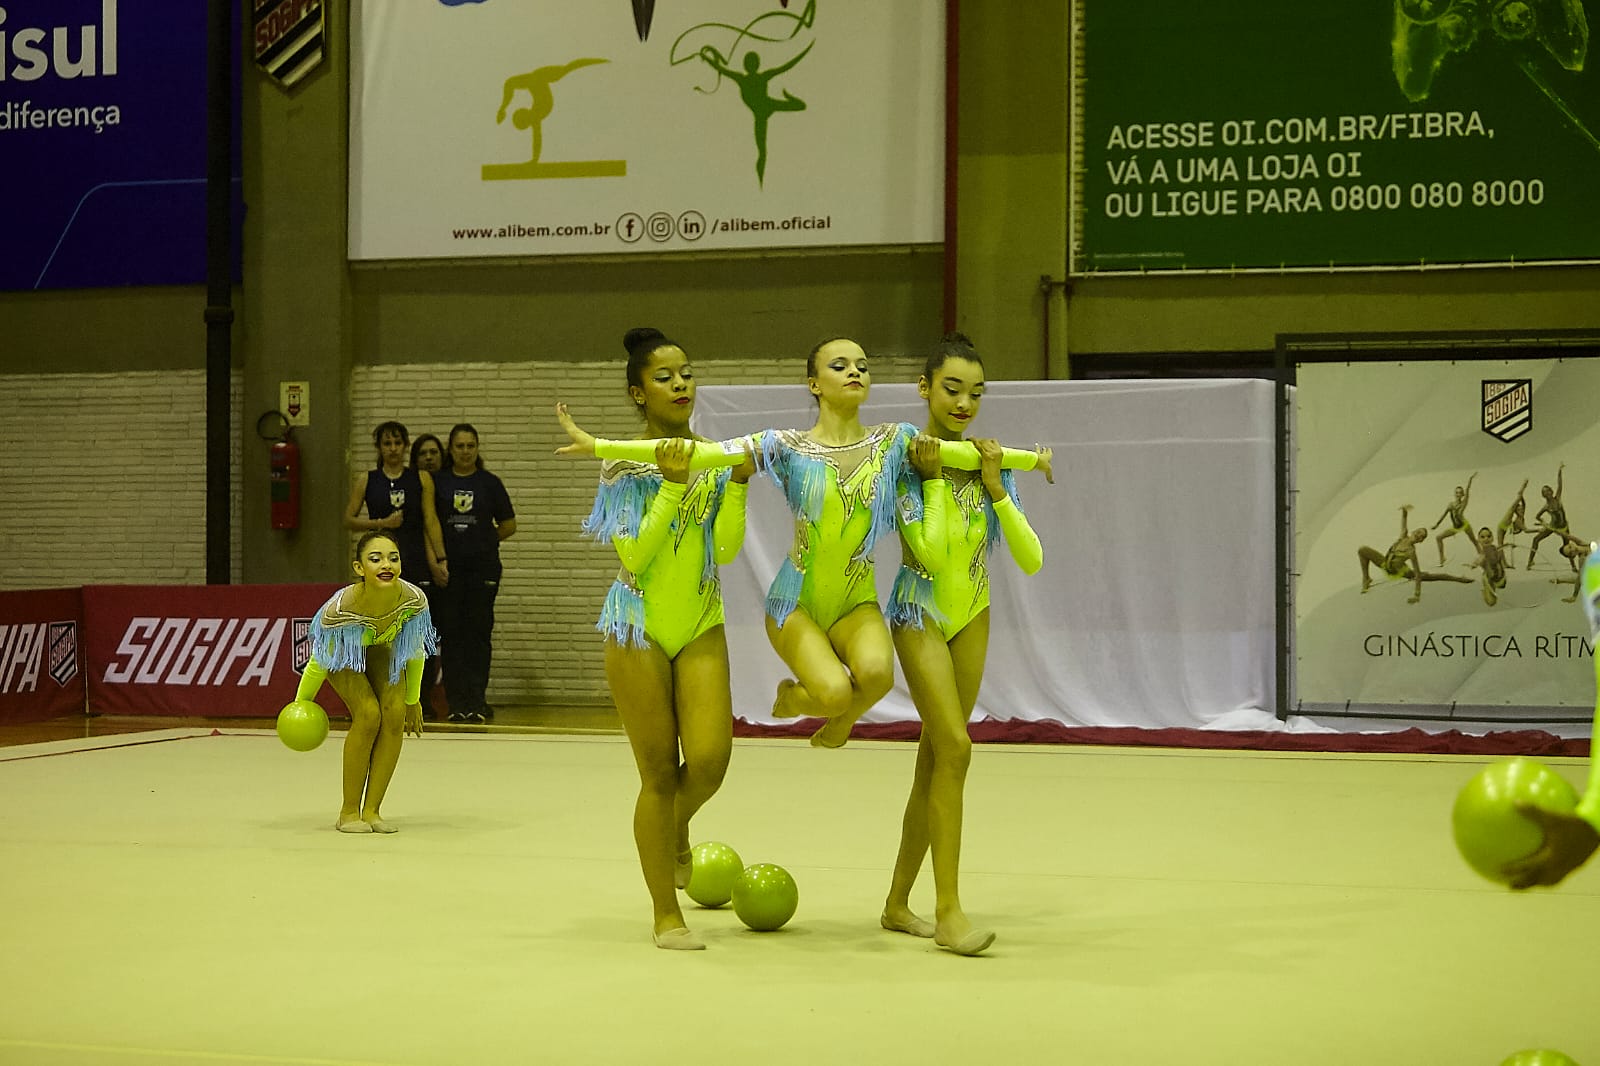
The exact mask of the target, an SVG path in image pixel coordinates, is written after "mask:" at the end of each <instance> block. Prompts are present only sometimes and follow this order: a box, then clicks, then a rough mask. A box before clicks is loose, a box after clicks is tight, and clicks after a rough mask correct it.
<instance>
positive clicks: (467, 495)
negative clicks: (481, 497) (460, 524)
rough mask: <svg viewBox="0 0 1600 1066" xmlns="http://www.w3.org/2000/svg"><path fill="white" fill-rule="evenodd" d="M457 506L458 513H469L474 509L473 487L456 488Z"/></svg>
mask: <svg viewBox="0 0 1600 1066" xmlns="http://www.w3.org/2000/svg"><path fill="white" fill-rule="evenodd" d="M455 508H456V513H457V514H467V513H469V512H470V511H471V510H472V490H471V489H456V494H455Z"/></svg>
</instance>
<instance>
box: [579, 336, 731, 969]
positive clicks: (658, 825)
mask: <svg viewBox="0 0 1600 1066" xmlns="http://www.w3.org/2000/svg"><path fill="white" fill-rule="evenodd" d="M623 347H624V348H625V349H626V350H627V352H628V364H627V378H628V395H629V397H630V398H631V399H632V401H633V404H634V406H635V408H637V410H638V411H639V413H640V414H641V415H642V416H643V417H644V432H643V437H644V438H647V439H646V440H639V441H626V442H620V441H619V442H612V441H596V440H595V439H594V438H593V437H591V436H589V435H588V434H587V433H585V432H583V431H582V430H581V429H579V428H578V427H577V425H576V424H575V423H574V422H573V421H572V419H571V417H570V416H569V415H568V414H567V410H566V406H565V405H564V404H563V405H558V407H557V408H556V414H557V417H558V418H559V419H560V421H561V425H562V427H563V428H564V429H565V430H566V431H567V434H568V436H569V437H571V438H572V442H573V443H572V444H570V445H568V446H566V447H563V448H561V449H559V450H558V454H561V455H593V454H598V455H600V456H601V457H602V458H606V459H607V462H606V463H605V465H604V466H603V467H602V468H601V473H600V488H599V491H598V492H597V493H596V495H595V502H594V508H593V510H592V511H591V512H590V514H589V517H588V519H587V520H586V521H585V522H584V526H583V528H584V532H586V533H588V534H590V535H591V536H594V537H597V538H598V537H608V538H609V539H610V540H611V543H612V544H613V545H614V546H615V547H616V550H617V556H618V557H619V559H620V560H621V563H622V566H621V569H620V570H618V572H617V577H616V580H615V581H614V582H613V583H612V585H611V590H610V592H609V593H608V594H607V596H606V601H605V606H604V607H603V608H602V611H601V615H600V621H599V624H598V626H597V628H598V629H599V630H600V631H601V632H602V633H604V634H605V635H606V642H605V664H606V682H607V684H608V685H609V686H610V688H611V698H612V700H613V701H614V702H615V704H616V707H617V713H618V714H619V715H620V716H621V718H622V724H623V728H624V729H625V730H626V732H627V735H628V742H629V745H630V746H631V748H632V750H633V757H634V763H635V764H636V766H637V768H638V771H639V796H638V799H637V801H636V802H635V804H634V811H633V837H634V843H635V845H636V847H637V848H638V851H639V865H640V867H641V869H642V870H643V872H644V881H645V887H646V888H647V889H648V890H649V892H650V899H651V903H652V906H653V908H654V928H653V936H654V939H655V943H656V946H657V947H661V948H673V949H681V950H698V949H701V948H704V947H705V943H704V942H703V941H701V940H700V939H699V938H698V937H697V936H695V935H694V933H693V932H691V931H690V929H689V928H688V925H687V924H686V923H685V922H684V918H683V911H682V909H681V908H680V907H679V905H678V896H677V892H676V889H678V888H683V887H684V886H686V885H687V884H688V883H689V873H690V850H689V821H690V819H691V818H693V817H694V814H695V812H696V811H698V810H699V809H700V808H701V807H702V806H703V805H704V804H705V803H706V801H707V800H709V799H710V798H711V797H712V796H713V795H714V794H715V793H716V791H717V789H718V788H719V787H721V785H722V779H723V776H724V774H725V773H726V772H727V769H728V759H729V755H730V753H731V751H732V747H733V699H732V695H731V694H730V691H729V675H728V643H727V639H726V637H725V636H724V633H723V607H722V586H721V583H720V582H719V580H718V577H717V567H718V565H719V564H721V563H726V562H728V561H730V560H731V559H733V557H734V556H735V555H737V554H738V553H739V548H740V547H741V546H742V545H743V543H744V522H745V493H746V483H747V482H748V481H749V478H750V475H751V474H752V473H754V472H755V463H754V461H753V460H752V459H751V458H750V457H749V456H745V457H744V459H743V461H742V462H741V463H740V464H739V465H738V466H737V467H735V468H734V469H732V470H731V471H730V470H726V469H723V470H705V469H701V470H691V459H692V458H693V457H694V456H695V454H696V453H697V452H699V453H701V454H704V453H705V452H706V451H707V448H706V447H705V444H706V443H707V442H702V447H700V448H696V447H695V441H696V438H695V436H694V433H693V431H692V430H690V428H689V419H690V417H691V416H692V415H693V414H694V400H695V382H694V372H693V369H692V368H691V367H690V365H689V359H688V356H687V355H685V354H684V351H683V349H682V348H680V347H679V346H678V345H676V344H674V343H673V342H672V341H670V340H668V339H667V338H666V337H665V336H664V335H663V334H662V333H661V332H660V331H659V330H654V329H633V330H629V331H628V333H627V335H626V336H625V337H624V338H623ZM732 458H733V457H731V456H730V457H729V461H731V459H732ZM694 465H695V466H700V465H701V464H699V463H696V464H694ZM680 752H681V757H680Z"/></svg>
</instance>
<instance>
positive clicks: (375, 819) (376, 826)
mask: <svg viewBox="0 0 1600 1066" xmlns="http://www.w3.org/2000/svg"><path fill="white" fill-rule="evenodd" d="M361 820H362V821H363V822H366V823H367V824H368V825H370V826H371V827H372V831H373V832H374V833H398V832H400V827H399V826H397V825H395V824H394V823H392V822H386V821H384V820H383V817H382V816H381V815H380V814H378V812H377V811H373V812H372V813H371V814H363V815H362V816H361Z"/></svg>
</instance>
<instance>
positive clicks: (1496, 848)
mask: <svg viewBox="0 0 1600 1066" xmlns="http://www.w3.org/2000/svg"><path fill="white" fill-rule="evenodd" d="M1519 803H1524V804H1528V805H1529V806H1533V807H1538V808H1540V809H1542V810H1546V811H1550V812H1552V813H1558V814H1571V813H1572V812H1573V810H1574V809H1575V808H1576V807H1577V805H1578V795H1577V793H1576V792H1574V791H1573V788H1572V786H1571V785H1570V784H1568V783H1567V779H1566V778H1564V777H1562V776H1561V775H1560V774H1558V773H1556V772H1555V771H1554V770H1552V769H1550V768H1549V767H1548V766H1546V765H1544V764H1543V763H1541V762H1537V761H1535V760H1533V759H1526V758H1522V757H1520V756H1519V757H1517V758H1514V759H1498V760H1496V761H1495V762H1492V763H1490V764H1489V765H1488V766H1486V767H1484V768H1483V769H1482V770H1481V771H1479V773H1478V774H1477V776H1475V777H1473V779H1472V780H1470V781H1468V782H1467V784H1466V787H1464V788H1463V789H1462V790H1461V794H1460V795H1459V796H1457V797H1456V805H1455V808H1454V810H1452V811H1451V813H1450V822H1451V825H1452V827H1453V828H1454V830H1455V838H1456V848H1457V849H1458V850H1459V851H1460V852H1461V857H1462V858H1463V859H1465V860H1467V865H1468V866H1470V867H1472V868H1473V869H1474V870H1476V871H1478V873H1480V874H1482V875H1483V876H1484V877H1486V878H1488V879H1489V880H1491V881H1493V882H1495V883H1496V884H1505V883H1506V876H1505V865H1506V864H1507V863H1510V862H1516V861H1517V860H1519V859H1525V858H1527V857H1528V856H1529V855H1532V854H1533V853H1534V852H1535V851H1537V850H1539V848H1540V846H1541V845H1543V844H1544V831H1543V830H1542V829H1540V828H1539V826H1538V824H1537V823H1536V822H1533V821H1531V820H1529V819H1528V818H1526V817H1524V816H1523V815H1522V814H1521V813H1519V812H1518V811H1517V804H1519Z"/></svg>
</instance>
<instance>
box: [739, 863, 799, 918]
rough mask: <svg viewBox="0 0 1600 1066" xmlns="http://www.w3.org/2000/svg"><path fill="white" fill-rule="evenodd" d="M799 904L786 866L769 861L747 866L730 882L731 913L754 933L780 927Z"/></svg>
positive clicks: (797, 894) (794, 886) (791, 915)
mask: <svg viewBox="0 0 1600 1066" xmlns="http://www.w3.org/2000/svg"><path fill="white" fill-rule="evenodd" d="M799 906H800V888H799V886H798V885H796V884H795V883H794V878H792V877H790V876H789V871H788V870H785V869H784V868H783V867H781V866H778V865H775V864H773V863H770V862H758V863H755V864H753V865H751V866H747V867H745V871H744V873H742V874H740V875H739V879H738V880H737V881H735V882H734V883H733V913H735V914H737V915H738V916H739V920H740V921H741V922H743V923H744V924H745V925H748V926H749V927H750V928H751V929H754V930H755V931H756V932H758V933H767V932H771V931H772V930H774V929H778V928H781V927H782V926H783V923H784V922H787V921H788V920H789V919H790V918H793V917H794V912H795V908H797V907H799Z"/></svg>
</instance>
